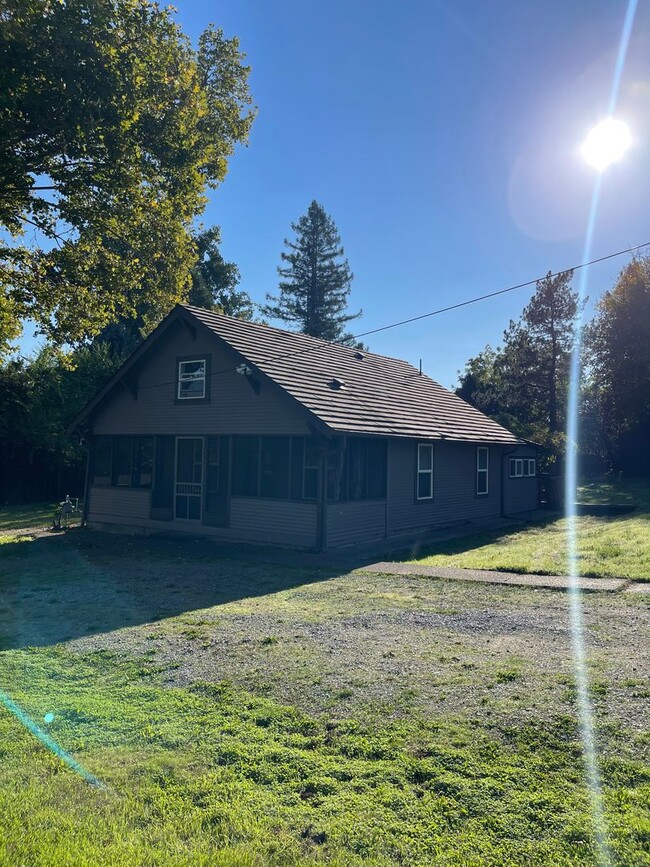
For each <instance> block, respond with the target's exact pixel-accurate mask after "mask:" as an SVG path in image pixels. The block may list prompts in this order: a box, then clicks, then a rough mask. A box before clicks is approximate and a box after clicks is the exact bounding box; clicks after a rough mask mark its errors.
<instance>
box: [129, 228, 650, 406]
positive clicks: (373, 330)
mask: <svg viewBox="0 0 650 867" xmlns="http://www.w3.org/2000/svg"><path fill="white" fill-rule="evenodd" d="M648 246H650V241H646V242H645V243H644V244H636V245H635V246H634V247H627V248H626V249H625V250H618V251H617V252H616V253H608V254H607V255H606V256H600V257H599V258H598V259H591V260H590V261H589V262H581V263H580V264H579V265H573V266H572V267H571V268H564V269H563V270H562V271H555V272H553V273H549V274H544V276H543V277H534V278H533V279H532V280H526V281H525V282H524V283H516V284H515V285H514V286H508V287H507V288H505V289H498V290H496V291H495V292H487V293H486V294H485V295H477V296H476V298H470V299H468V300H467V301H459V302H458V304H450V305H448V306H447V307H439V308H438V309H437V310H431V311H430V312H429V313H420V314H419V315H418V316H411V317H410V318H409V319H400V320H399V321H398V322H391V323H390V324H389V325H382V326H381V327H379V328H371V329H370V330H368V331H361V332H360V333H359V334H355V335H353V336H352V337H351V338H350V340H358V339H359V338H360V337H367V336H368V335H370V334H379V332H381V331H389V330H390V329H392V328H400V327H401V326H402V325H409V324H410V323H411V322H420V321H421V320H423V319H430V318H431V317H432V316H439V315H440V314H441V313H448V312H449V311H450V310H458V309H459V308H461V307H468V306H469V305H470V304H478V302H479V301H487V300H488V299H490V298H496V297H497V296H499V295H505V294H506V293H508V292H514V291H515V290H516V289H524V288H525V287H526V286H533V285H534V284H535V283H537V282H538V281H539V280H544V279H546V278H547V277H551V278H553V277H559V276H561V275H564V274H569V273H570V272H573V271H579V270H580V269H581V268H588V267H590V266H591V265H597V264H598V263H600V262H606V261H607V260H608V259H615V258H617V257H618V256H624V255H625V254H626V253H635V252H636V251H637V250H641V249H642V248H643V247H648ZM208 312H210V311H208ZM302 336H309V335H302ZM341 345H347V344H340V343H327V342H324V343H319V344H318V345H317V346H308V347H305V348H303V349H296V350H294V351H293V352H287V353H284V354H282V355H270V356H268V358H264V359H261V361H260V363H262V364H266V363H268V362H273V361H283V360H284V359H286V358H295V357H297V356H299V355H306V354H307V353H308V352H321V351H322V350H324V349H327V348H328V347H330V346H341ZM350 348H351V349H352V348H353V347H350ZM252 363H253V364H255V362H252ZM238 367H239V365H238V364H237V365H233V366H231V367H226V368H223V369H222V370H216V371H213V372H211V373H210V375H209V377H208V378H209V379H213V378H214V377H217V376H222V375H224V374H226V373H233V372H234V371H235V370H236V369H237V368H238ZM176 382H177V380H175V379H173V380H169V381H167V382H157V383H153V384H152V385H144V386H140V388H139V390H141V391H143V390H145V389H148V388H162V387H163V386H166V385H175V384H176Z"/></svg>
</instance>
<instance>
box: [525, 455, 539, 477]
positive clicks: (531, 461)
mask: <svg viewBox="0 0 650 867" xmlns="http://www.w3.org/2000/svg"><path fill="white" fill-rule="evenodd" d="M536 469H537V468H536V466H535V458H525V459H524V475H525V476H535V475H537V472H536Z"/></svg>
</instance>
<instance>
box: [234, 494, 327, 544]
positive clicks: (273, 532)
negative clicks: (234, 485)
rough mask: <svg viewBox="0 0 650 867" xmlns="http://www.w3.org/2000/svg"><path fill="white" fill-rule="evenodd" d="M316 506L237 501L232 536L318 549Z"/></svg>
mask: <svg viewBox="0 0 650 867" xmlns="http://www.w3.org/2000/svg"><path fill="white" fill-rule="evenodd" d="M317 521H318V507H317V505H316V504H315V503H299V502H287V501H283V500H261V499H259V500H258V499H255V498H253V497H233V498H232V499H231V500H230V527H229V530H230V531H231V532H230V535H232V536H233V537H237V538H239V539H248V540H256V541H259V542H272V543H275V544H278V545H292V546H295V547H299V548H315V547H316V544H317V534H318V523H317Z"/></svg>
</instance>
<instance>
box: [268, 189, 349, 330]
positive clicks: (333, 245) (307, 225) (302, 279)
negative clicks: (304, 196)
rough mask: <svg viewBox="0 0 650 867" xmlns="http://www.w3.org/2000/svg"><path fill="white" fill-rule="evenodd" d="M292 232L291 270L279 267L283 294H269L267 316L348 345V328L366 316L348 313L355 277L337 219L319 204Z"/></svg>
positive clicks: (284, 255) (287, 257)
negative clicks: (353, 321)
mask: <svg viewBox="0 0 650 867" xmlns="http://www.w3.org/2000/svg"><path fill="white" fill-rule="evenodd" d="M291 228H292V229H293V231H294V232H295V233H296V238H295V240H294V241H289V240H286V239H285V242H284V243H285V246H286V247H287V249H288V251H289V252H285V251H283V252H282V253H281V257H282V261H283V262H285V263H286V265H285V266H284V267H283V266H280V267H278V274H279V275H280V277H281V278H282V280H281V281H280V284H279V286H280V295H279V296H273V295H270V294H268V295H267V296H266V297H267V301H269V302H271V303H270V304H267V305H265V306H264V307H263V308H262V312H263V313H265V314H266V315H267V316H272V317H273V318H274V319H280V320H282V321H283V322H290V323H296V324H297V325H298V326H299V329H300V331H302V332H303V333H304V334H311V335H312V337H319V338H320V339H322V340H331V341H338V342H344V341H347V340H349V339H351V335H348V334H346V333H345V331H344V329H345V326H346V324H347V323H348V322H350V321H352V320H353V319H357V318H358V317H359V316H361V311H359V312H358V313H347V312H346V308H347V304H348V297H349V295H350V287H351V284H352V278H353V275H352V272H351V271H350V266H349V264H348V260H347V259H344V258H343V256H344V253H345V251H344V249H343V247H342V246H341V238H340V235H339V233H338V230H337V228H336V225H335V223H334V220H333V219H332V218H331V217H330V216H329V215H328V214H327V213H326V211H325V209H324V208H323V206H322V205H319V204H318V202H316V201H313V202H312V203H311V205H310V206H309V209H308V211H307V213H306V214H305V215H304V216H302V217H301V218H300V219H299V220H298V222H297V223H292V224H291Z"/></svg>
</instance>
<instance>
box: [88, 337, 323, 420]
mask: <svg viewBox="0 0 650 867" xmlns="http://www.w3.org/2000/svg"><path fill="white" fill-rule="evenodd" d="M194 355H196V356H197V357H199V358H202V357H204V356H206V355H210V356H211V370H210V372H211V378H210V402H209V403H201V404H198V403H197V404H192V402H191V401H187V402H185V403H175V398H176V377H177V359H178V357H179V356H180V357H182V356H184V357H186V358H187V357H190V356H194ZM236 363H237V362H236V360H234V357H233V355H232V354H231V353H230V352H229V351H228V350H227V349H225V348H223V347H221V346H220V345H219V340H218V338H212V337H210V335H209V334H202V333H201V332H200V331H198V332H197V337H196V341H193V340H192V338H191V335H190V333H189V331H188V330H187V329H186V328H184V327H183V326H181V325H180V324H179V325H177V326H175V327H172V329H170V332H168V334H166V335H164V336H163V337H162V338H161V339H160V341H159V342H158V344H157V345H156V346H155V347H154V348H153V349H152V351H151V354H150V355H149V356H147V357H146V358H145V359H144V360H143V361H142V363H141V365H140V366H139V371H138V374H137V397H134V395H133V394H132V393H131V392H130V391H129V390H128V389H127V388H124V387H122V386H119V385H118V386H117V387H116V388H115V389H114V391H113V393H112V395H110V396H108V397H107V398H106V400H105V401H104V403H103V405H102V406H101V407H100V408H99V409H98V410H97V411H96V413H95V416H94V420H93V432H94V433H95V434H177V435H183V434H189V435H194V434H195V435H201V434H207V433H220V434H295V435H302V434H309V433H310V431H309V429H308V427H307V420H308V414H307V413H306V411H302V410H301V409H300V408H299V407H298V405H297V404H296V403H295V402H294V401H293V400H292V399H291V398H290V397H288V395H286V394H284V393H283V392H282V391H281V390H280V389H279V388H278V387H276V386H275V385H273V383H268V382H262V383H261V389H260V393H259V394H255V392H254V391H253V389H252V388H251V386H250V385H249V383H248V382H246V380H245V377H243V376H241V375H240V374H238V373H236V372H235V371H234V370H233V368H234V366H235V365H236ZM224 371H225V372H224ZM215 374H216V375H215Z"/></svg>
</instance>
